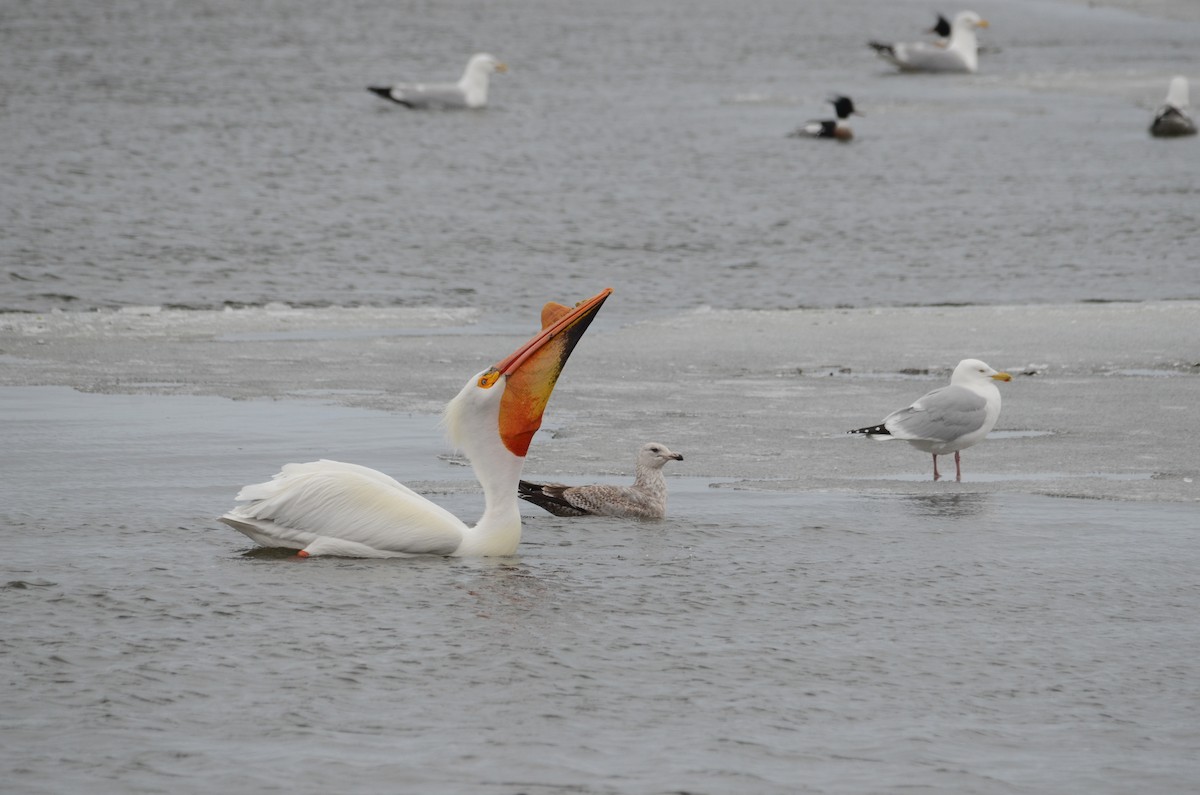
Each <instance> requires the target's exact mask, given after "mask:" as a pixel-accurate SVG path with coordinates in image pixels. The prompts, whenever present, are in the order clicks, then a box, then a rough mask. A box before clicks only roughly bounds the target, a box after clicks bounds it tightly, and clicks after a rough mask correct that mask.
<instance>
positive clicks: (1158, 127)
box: [1150, 75, 1196, 138]
mask: <svg viewBox="0 0 1200 795" xmlns="http://www.w3.org/2000/svg"><path fill="white" fill-rule="evenodd" d="M1187 106H1188V81H1187V78H1186V77H1184V76H1182V75H1176V76H1175V77H1172V78H1171V85H1170V86H1169V87H1168V89H1167V99H1166V101H1165V103H1164V104H1163V106H1162V107H1161V108H1159V110H1158V113H1157V114H1155V116H1154V121H1153V122H1152V123H1151V124H1150V134H1151V135H1153V136H1155V137H1157V138H1177V137H1179V136H1181V135H1195V134H1196V124H1195V122H1193V121H1192V120H1191V118H1190V117H1189V116H1188V115H1187V113H1185V112H1184V108H1186V107H1187Z"/></svg>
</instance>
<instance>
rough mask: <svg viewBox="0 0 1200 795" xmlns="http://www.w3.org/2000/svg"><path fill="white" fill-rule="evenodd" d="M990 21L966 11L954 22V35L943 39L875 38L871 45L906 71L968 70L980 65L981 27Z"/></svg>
mask: <svg viewBox="0 0 1200 795" xmlns="http://www.w3.org/2000/svg"><path fill="white" fill-rule="evenodd" d="M987 26H988V23H987V20H986V19H982V18H980V16H979V15H978V14H976V13H975V12H974V11H962V12H960V13H958V14H957V15H956V16H955V17H954V21H953V22H951V23H950V37H949V38H948V39H946V40H945V43H942V42H928V41H917V42H911V43H905V44H887V43H884V42H878V41H871V42H868V44H869V45H870V46H871V48H872V49H873V50H875V52H876V53H877V54H878V55H879V57H880V58H883V59H884V60H885V61H888V62H889V63H892V64H894V65H895V66H896V67H898V68H899V69H900V71H902V72H967V73H974V72H975V70H976V69H978V68H979V41H978V40H977V39H976V37H975V30H976V29H977V28H986V27H987Z"/></svg>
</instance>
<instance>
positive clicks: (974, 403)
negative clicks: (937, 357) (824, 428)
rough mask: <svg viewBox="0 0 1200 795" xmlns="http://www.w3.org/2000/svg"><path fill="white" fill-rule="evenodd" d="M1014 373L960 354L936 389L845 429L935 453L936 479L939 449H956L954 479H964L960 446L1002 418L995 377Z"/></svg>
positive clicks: (972, 441)
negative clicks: (876, 421) (869, 422)
mask: <svg viewBox="0 0 1200 795" xmlns="http://www.w3.org/2000/svg"><path fill="white" fill-rule="evenodd" d="M1011 380H1012V376H1011V375H1009V374H1008V373H1001V372H997V371H996V370H993V369H992V368H991V367H989V366H988V365H986V364H984V363H983V362H981V361H979V360H978V359H963V360H962V361H961V362H959V363H958V366H957V367H955V368H954V373H953V374H952V375H951V376H950V383H949V384H948V385H947V386H944V387H941V388H939V389H935V390H933V391H932V392H930V393H929V394H927V395H925V396H924V397H922V398H920V399H918V400H917V401H916V402H915V403H913V404H912V405H911V406H908V407H907V408H903V409H900V410H899V411H893V412H892V413H891V414H889V415H887V416H886V417H884V419H883V422H881V423H879V424H878V425H870V426H867V427H866V428H856V429H855V430H852V431H847V433H861V434H865V435H866V436H867V438H869V439H882V440H887V439H902V440H904V441H906V442H908V443H909V444H911V445H912V446H913V447H915V448H917V449H918V450H924V451H925V452H926V453H930V454H932V455H933V479H934V480H940V479H941V477H942V476H941V474H940V473H939V472H938V465H937V459H938V456H939V455H945V454H947V453H954V479H955V480H962V462H961V460H960V458H959V451H960V450H965V449H967V448H968V447H970V446H971V445H973V444H976V443H978V442H982V441H983V440H984V438H985V437H986V436H987V435H988V433H990V432H991V430H992V428H994V427H996V420H998V419H1000V390H999V389H997V388H996V382H997V381H1011Z"/></svg>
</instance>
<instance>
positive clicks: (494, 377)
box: [479, 368, 500, 389]
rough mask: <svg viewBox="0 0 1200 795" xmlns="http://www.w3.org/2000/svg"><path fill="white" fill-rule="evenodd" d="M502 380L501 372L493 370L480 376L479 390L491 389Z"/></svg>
mask: <svg viewBox="0 0 1200 795" xmlns="http://www.w3.org/2000/svg"><path fill="white" fill-rule="evenodd" d="M499 380H500V371H499V370H497V369H495V368H492V369H491V370H488V371H487V372H486V373H484V374H483V375H481V376H479V388H480V389H491V388H492V385H493V384H495V383H496V382H497V381H499Z"/></svg>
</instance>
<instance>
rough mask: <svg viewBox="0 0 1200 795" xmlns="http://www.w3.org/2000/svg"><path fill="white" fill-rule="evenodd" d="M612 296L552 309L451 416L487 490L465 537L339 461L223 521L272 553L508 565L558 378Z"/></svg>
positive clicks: (454, 523) (279, 482)
mask: <svg viewBox="0 0 1200 795" xmlns="http://www.w3.org/2000/svg"><path fill="white" fill-rule="evenodd" d="M611 292H612V290H611V289H606V290H604V291H603V292H601V293H599V294H598V295H595V296H593V297H592V298H589V299H588V300H586V301H582V302H580V303H579V304H577V305H576V306H575V307H574V308H568V307H565V306H563V305H562V304H555V303H549V304H546V306H545V307H544V308H543V309H542V330H541V332H539V333H538V334H537V335H536V336H534V337H533V339H531V340H529V342H526V343H525V344H524V345H522V346H521V347H520V348H518V349H517V350H516V352H515V353H513V354H512V355H510V356H508V357H507V358H505V359H504V360H503V361H501V362H500V363H499V364H497V365H495V366H494V367H490V368H488V369H487V370H484V371H483V372H481V373H477V374H476V375H474V376H472V377H471V380H470V381H468V382H467V384H466V386H464V387H463V388H462V391H460V392H459V393H458V395H457V396H456V397H455V398H454V399H453V400H451V401H450V403H449V404H448V405H447V406H446V411H445V417H444V419H445V425H446V429H447V432H448V435H449V437H450V440H451V442H453V443H454V444H455V445H456V446H457V447H458V448H460V449H461V450H462V451H463V452H464V453H465V454H466V456H467V458H468V459H469V460H470V461H471V466H472V467H473V468H474V470H475V475H476V477H478V478H479V482H480V484H482V486H483V494H484V503H485V508H484V512H483V517H482V518H480V520H479V522H478V524H476V525H475V526H474V527H468V526H467V525H466V524H464V523H463V522H462V521H460V520H459V519H458V518H457V517H456V516H454V515H453V514H451V513H450V512H449V511H447V510H446V509H444V508H442V507H441V506H439V505H437V504H435V503H433V502H430V501H429V500H427V499H425V498H424V497H422V496H420V495H419V494H417V493H416V492H414V491H412V490H411V489H409V488H407V487H406V486H402V485H401V484H400V483H398V482H397V481H395V480H393V479H392V478H390V477H388V476H387V475H385V474H383V473H382V472H377V471H375V470H374V469H369V468H367V467H363V466H358V465H356V464H343V463H340V462H337V461H314V462H311V463H307V464H288V465H287V466H285V467H284V468H283V469H282V470H281V471H280V472H279V474H277V475H275V477H274V478H273V479H271V480H270V481H267V482H266V483H258V484H255V485H252V486H246V487H245V488H243V489H242V490H241V492H239V493H238V495H237V497H236V499H238V500H245V501H247V504H245V505H239V506H238V507H236V508H233V509H232V510H230V511H229V512H227V513H226V514H225V515H223V516H221V517H220V520H221V521H222V522H224V523H225V524H227V525H229V526H230V527H232V528H234V529H235V530H238V531H239V532H242V533H245V534H246V535H247V536H249V537H250V538H251V539H253V540H254V541H256V542H258V543H259V544H261V545H263V546H265V547H284V548H288V549H297V550H300V552H299V554H300V555H301V556H302V557H308V556H311V555H340V556H343V557H356V558H394V557H407V556H410V555H452V556H456V557H462V556H484V555H500V556H503V555H511V554H513V552H515V551H516V549H517V544H518V543H520V541H521V509H520V507H519V505H520V503H519V501H518V500H517V484H518V482H519V481H520V480H521V467H522V466H523V465H524V463H525V454H526V452H527V451H528V450H529V442H530V440H531V439H532V438H533V435H534V433H536V432H537V429H538V428H539V427H541V424H542V412H543V411H544V410H545V408H546V402H547V401H548V400H549V399H550V393H551V392H552V391H553V389H554V384H555V382H556V381H557V380H558V375H559V373H560V372H561V371H562V368H563V365H564V364H566V362H567V358H568V357H569V356H570V355H571V351H572V350H574V348H575V344H576V343H577V342H579V339H580V337H582V336H583V332H584V331H585V330H586V329H587V327H588V325H589V324H590V323H591V322H592V318H593V317H594V316H595V315H596V313H597V312H598V311H599V310H600V307H601V305H602V304H603V303H604V300H605V299H606V298H608V295H609V293H611Z"/></svg>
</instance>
